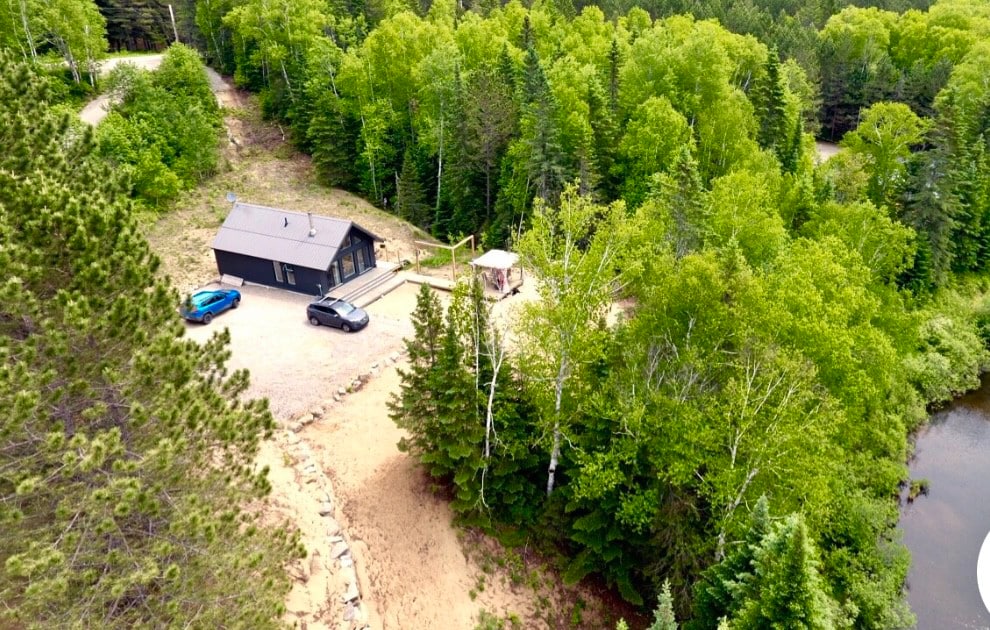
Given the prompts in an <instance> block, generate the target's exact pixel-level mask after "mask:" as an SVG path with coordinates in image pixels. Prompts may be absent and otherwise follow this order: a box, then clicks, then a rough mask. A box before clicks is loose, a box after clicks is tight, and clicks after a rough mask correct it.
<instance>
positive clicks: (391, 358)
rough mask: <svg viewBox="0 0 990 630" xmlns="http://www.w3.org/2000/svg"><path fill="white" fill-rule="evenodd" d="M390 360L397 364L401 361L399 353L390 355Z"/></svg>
mask: <svg viewBox="0 0 990 630" xmlns="http://www.w3.org/2000/svg"><path fill="white" fill-rule="evenodd" d="M388 358H389V360H391V361H392V363H396V362H398V360H399V353H398V352H393V353H392V354H390V355H388Z"/></svg>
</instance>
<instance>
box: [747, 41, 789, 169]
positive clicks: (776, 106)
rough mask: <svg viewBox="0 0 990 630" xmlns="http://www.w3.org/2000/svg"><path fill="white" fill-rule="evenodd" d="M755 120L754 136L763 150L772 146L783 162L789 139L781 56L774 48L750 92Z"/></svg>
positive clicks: (768, 54)
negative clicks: (756, 127) (756, 128)
mask: <svg viewBox="0 0 990 630" xmlns="http://www.w3.org/2000/svg"><path fill="white" fill-rule="evenodd" d="M751 98H752V101H753V108H754V109H755V110H756V119H757V120H758V121H759V125H760V126H759V129H758V130H757V134H756V139H757V141H758V142H759V143H760V146H761V147H763V148H764V149H771V150H772V151H773V152H774V153H775V154H776V155H777V157H778V158H780V159H781V161H782V162H783V161H784V156H785V155H786V152H787V149H788V146H789V144H790V139H791V130H790V129H789V128H788V127H789V125H788V124H787V109H786V107H787V102H786V96H785V94H784V86H783V83H781V79H780V59H779V57H778V55H777V49H776V48H771V49H770V51H769V52H768V53H767V59H766V62H765V63H764V65H763V74H761V75H759V76H758V77H757V79H756V82H755V85H754V86H753V92H752V95H751Z"/></svg>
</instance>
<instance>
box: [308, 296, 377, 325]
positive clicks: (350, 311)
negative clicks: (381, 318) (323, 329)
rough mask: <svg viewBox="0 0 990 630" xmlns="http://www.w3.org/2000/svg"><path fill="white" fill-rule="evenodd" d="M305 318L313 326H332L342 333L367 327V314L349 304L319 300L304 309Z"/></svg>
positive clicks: (329, 299)
mask: <svg viewBox="0 0 990 630" xmlns="http://www.w3.org/2000/svg"><path fill="white" fill-rule="evenodd" d="M306 317H308V318H309V323H310V324H312V325H314V326H320V325H321V324H322V325H323V326H333V327H334V328H339V329H341V330H343V331H344V332H351V331H352V330H361V329H362V328H364V327H365V326H367V325H368V314H367V313H366V312H364V311H363V310H362V309H359V308H358V307H356V306H354V305H353V304H351V303H350V302H345V301H344V300H338V299H336V298H329V297H325V298H321V299H319V300H317V301H315V302H313V303H311V304H310V305H309V306H307V307H306Z"/></svg>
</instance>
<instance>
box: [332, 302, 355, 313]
mask: <svg viewBox="0 0 990 630" xmlns="http://www.w3.org/2000/svg"><path fill="white" fill-rule="evenodd" d="M333 310H335V311H337V314H338V315H347V314H348V313H350V312H351V311H353V310H354V307H353V306H351V305H350V304H348V303H347V302H335V303H334V305H333Z"/></svg>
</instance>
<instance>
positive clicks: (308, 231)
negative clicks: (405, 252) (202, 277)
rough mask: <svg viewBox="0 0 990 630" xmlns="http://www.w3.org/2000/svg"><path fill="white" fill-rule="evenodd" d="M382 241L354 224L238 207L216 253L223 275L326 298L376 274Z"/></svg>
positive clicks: (219, 238) (215, 243)
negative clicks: (333, 290)
mask: <svg viewBox="0 0 990 630" xmlns="http://www.w3.org/2000/svg"><path fill="white" fill-rule="evenodd" d="M382 240H383V239H381V238H379V237H378V236H375V235H374V234H372V233H371V232H369V231H368V230H366V229H364V228H362V227H361V226H359V225H357V224H356V223H354V222H353V221H347V220H345V219H335V218H332V217H324V216H319V215H313V214H312V213H303V212H293V211H291V210H282V209H279V208H268V207H265V206H258V205H254V204H249V203H241V202H237V203H235V204H234V207H233V209H231V211H230V214H228V215H227V219H226V220H225V221H224V222H223V225H222V226H220V230H219V231H218V232H217V235H216V238H214V239H213V253H214V255H215V256H216V260H217V269H218V270H219V271H220V274H221V275H230V276H236V277H238V278H241V279H243V280H245V281H246V282H254V283H256V284H263V285H267V286H271V287H277V288H279V289H287V290H289V291H296V292H298V293H307V294H309V295H320V296H322V295H325V294H326V293H327V292H328V291H329V290H330V289H331V288H333V287H336V286H339V285H341V284H344V283H346V282H348V281H350V280H353V279H354V278H356V277H358V276H359V275H361V274H363V273H365V272H367V271H369V270H371V269H374V268H375V242H376V241H382Z"/></svg>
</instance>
